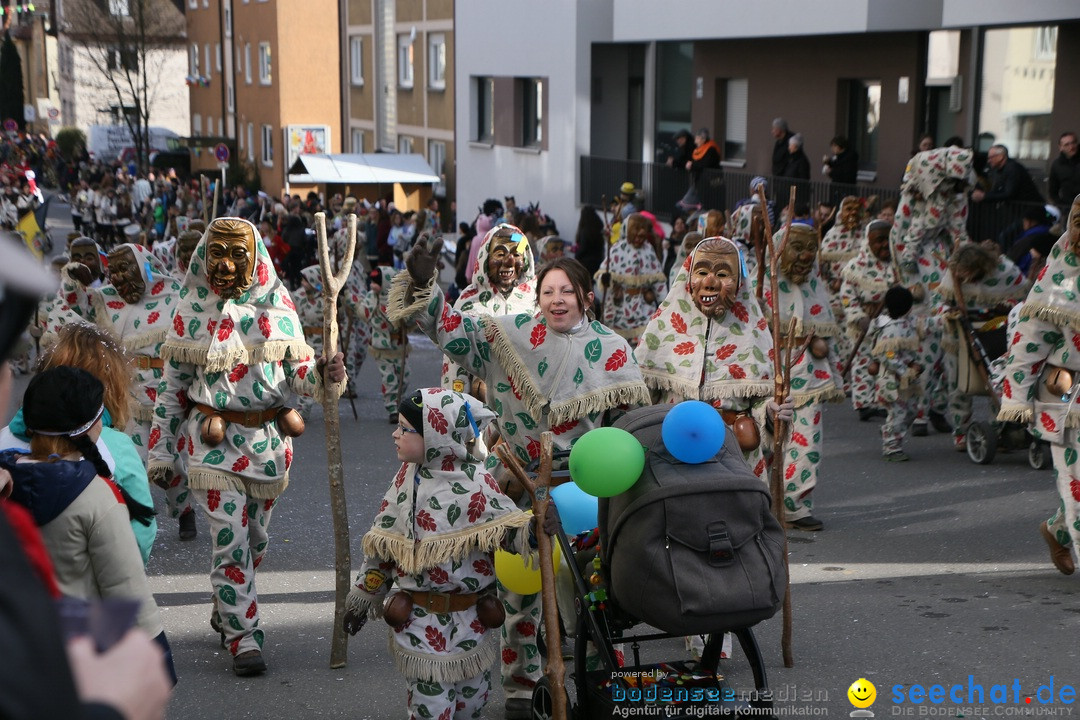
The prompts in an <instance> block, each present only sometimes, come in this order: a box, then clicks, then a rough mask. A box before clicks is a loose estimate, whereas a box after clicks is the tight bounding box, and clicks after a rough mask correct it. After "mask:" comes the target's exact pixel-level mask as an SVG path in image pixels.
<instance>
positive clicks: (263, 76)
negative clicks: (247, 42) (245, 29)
mask: <svg viewBox="0 0 1080 720" xmlns="http://www.w3.org/2000/svg"><path fill="white" fill-rule="evenodd" d="M271 80H272V73H271V68H270V43H268V42H263V43H259V84H260V85H269V84H270V82H271Z"/></svg>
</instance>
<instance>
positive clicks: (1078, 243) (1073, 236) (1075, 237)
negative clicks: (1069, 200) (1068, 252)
mask: <svg viewBox="0 0 1080 720" xmlns="http://www.w3.org/2000/svg"><path fill="white" fill-rule="evenodd" d="M1069 248H1071V249H1072V251H1073V252H1074V253H1080V196H1078V197H1077V198H1076V199H1075V200H1073V204H1072V209H1071V210H1069Z"/></svg>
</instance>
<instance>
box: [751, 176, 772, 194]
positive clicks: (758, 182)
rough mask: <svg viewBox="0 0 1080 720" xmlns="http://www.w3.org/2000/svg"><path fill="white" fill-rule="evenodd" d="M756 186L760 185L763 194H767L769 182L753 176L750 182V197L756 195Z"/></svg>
mask: <svg viewBox="0 0 1080 720" xmlns="http://www.w3.org/2000/svg"><path fill="white" fill-rule="evenodd" d="M758 185H760V186H761V187H762V189H763V190H764V191H765V192H769V181H768V180H766V179H765V178H763V177H761V176H760V175H755V176H754V178H753V179H752V180H751V181H750V194H751V195H756V194H757V189H758Z"/></svg>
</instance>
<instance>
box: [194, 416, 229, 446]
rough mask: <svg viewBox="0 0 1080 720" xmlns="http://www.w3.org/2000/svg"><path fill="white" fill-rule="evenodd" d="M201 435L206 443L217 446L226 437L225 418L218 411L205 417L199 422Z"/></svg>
mask: <svg viewBox="0 0 1080 720" xmlns="http://www.w3.org/2000/svg"><path fill="white" fill-rule="evenodd" d="M199 437H200V438H202V441H203V443H204V444H205V445H208V446H209V447H215V446H216V445H217V444H218V443H220V442H221V441H222V440H224V439H225V419H224V418H222V417H221V416H220V415H218V414H217V413H213V414H211V415H207V416H206V417H204V418H203V420H202V422H201V423H199Z"/></svg>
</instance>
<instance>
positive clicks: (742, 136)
mask: <svg viewBox="0 0 1080 720" xmlns="http://www.w3.org/2000/svg"><path fill="white" fill-rule="evenodd" d="M749 100H750V82H749V81H748V80H747V79H746V78H737V79H732V80H727V81H726V82H725V83H724V159H725V160H745V159H746V115H747V108H748V103H749Z"/></svg>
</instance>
